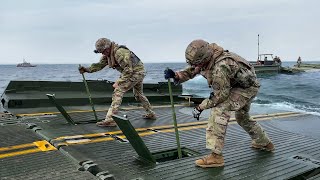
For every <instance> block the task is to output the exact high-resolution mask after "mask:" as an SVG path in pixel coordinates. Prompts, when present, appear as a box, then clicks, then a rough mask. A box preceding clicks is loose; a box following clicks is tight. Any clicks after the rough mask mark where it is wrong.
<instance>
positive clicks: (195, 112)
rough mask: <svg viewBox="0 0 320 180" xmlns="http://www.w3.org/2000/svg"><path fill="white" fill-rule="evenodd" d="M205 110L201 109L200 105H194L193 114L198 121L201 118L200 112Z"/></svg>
mask: <svg viewBox="0 0 320 180" xmlns="http://www.w3.org/2000/svg"><path fill="white" fill-rule="evenodd" d="M202 111H203V110H201V109H200V108H199V106H196V107H194V109H193V111H192V114H193V117H194V118H196V119H197V120H198V121H199V118H200V114H201V113H202Z"/></svg>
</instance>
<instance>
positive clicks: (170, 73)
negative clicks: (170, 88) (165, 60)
mask: <svg viewBox="0 0 320 180" xmlns="http://www.w3.org/2000/svg"><path fill="white" fill-rule="evenodd" d="M175 75H176V73H175V72H174V71H172V69H166V70H164V78H165V79H169V78H174V76H175Z"/></svg>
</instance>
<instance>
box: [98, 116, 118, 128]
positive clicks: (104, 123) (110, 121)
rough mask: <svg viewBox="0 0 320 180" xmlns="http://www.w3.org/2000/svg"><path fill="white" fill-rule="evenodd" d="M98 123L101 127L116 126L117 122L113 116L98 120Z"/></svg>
mask: <svg viewBox="0 0 320 180" xmlns="http://www.w3.org/2000/svg"><path fill="white" fill-rule="evenodd" d="M96 125H97V126H100V127H116V126H117V123H116V122H115V121H114V120H113V119H112V118H106V119H105V120H103V121H100V122H97V123H96Z"/></svg>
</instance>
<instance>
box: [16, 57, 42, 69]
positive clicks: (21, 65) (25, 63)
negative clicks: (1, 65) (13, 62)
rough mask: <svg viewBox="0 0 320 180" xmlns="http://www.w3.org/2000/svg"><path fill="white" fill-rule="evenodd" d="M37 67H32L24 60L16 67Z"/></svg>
mask: <svg viewBox="0 0 320 180" xmlns="http://www.w3.org/2000/svg"><path fill="white" fill-rule="evenodd" d="M36 66H37V65H32V64H30V63H29V62H27V61H26V60H25V59H23V63H19V64H17V67H36Z"/></svg>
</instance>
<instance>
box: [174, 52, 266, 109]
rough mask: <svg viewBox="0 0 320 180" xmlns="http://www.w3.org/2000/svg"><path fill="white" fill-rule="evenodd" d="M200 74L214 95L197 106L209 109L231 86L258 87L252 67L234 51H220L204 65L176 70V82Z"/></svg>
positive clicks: (220, 99)
mask: <svg viewBox="0 0 320 180" xmlns="http://www.w3.org/2000/svg"><path fill="white" fill-rule="evenodd" d="M197 74H201V75H202V76H203V77H205V78H206V79H207V82H208V85H209V87H210V88H212V91H213V94H214V96H210V98H208V99H205V100H204V101H203V102H202V103H201V104H200V105H199V106H200V108H201V109H209V108H212V107H215V106H216V105H217V104H219V103H221V102H223V101H225V100H226V99H227V98H228V96H229V94H230V90H231V89H232V88H236V87H239V88H248V87H251V86H256V87H259V86H260V85H259V82H258V80H257V77H256V74H255V70H254V67H253V66H252V65H250V64H249V63H248V62H247V61H246V60H245V59H243V58H242V57H240V56H239V55H237V54H235V53H231V52H228V51H224V52H222V53H221V54H220V55H219V56H218V57H216V58H215V59H211V60H210V62H209V63H208V64H207V66H206V67H202V68H194V67H187V68H186V69H184V70H182V71H178V72H176V77H177V78H176V79H175V81H176V83H182V82H185V81H187V80H189V79H192V78H194V77H195V76H196V75H197Z"/></svg>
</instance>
